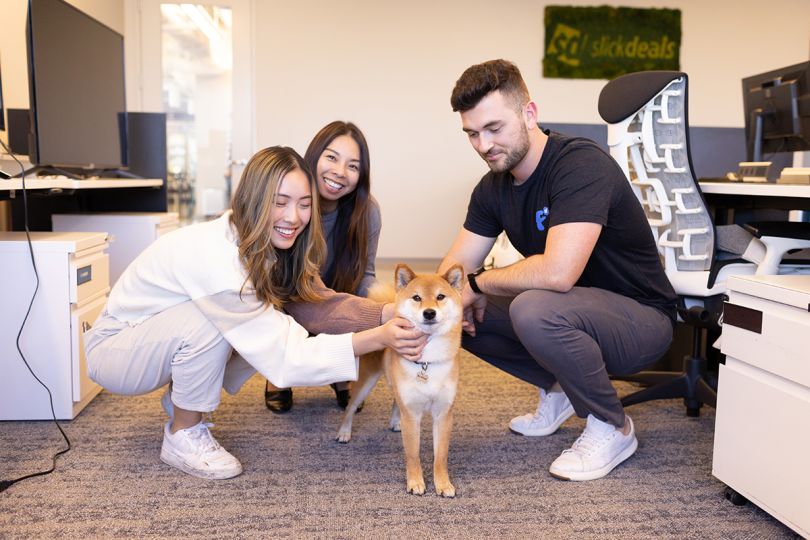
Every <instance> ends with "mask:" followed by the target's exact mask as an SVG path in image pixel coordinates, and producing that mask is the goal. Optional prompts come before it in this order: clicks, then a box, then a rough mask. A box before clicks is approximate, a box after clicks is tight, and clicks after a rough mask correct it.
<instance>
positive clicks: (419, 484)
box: [408, 478, 425, 495]
mask: <svg viewBox="0 0 810 540" xmlns="http://www.w3.org/2000/svg"><path fill="white" fill-rule="evenodd" d="M408 493H413V494H414V495H424V494H425V481H424V480H423V479H421V478H420V479H418V480H408Z"/></svg>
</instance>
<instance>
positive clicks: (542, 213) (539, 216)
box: [534, 206, 548, 231]
mask: <svg viewBox="0 0 810 540" xmlns="http://www.w3.org/2000/svg"><path fill="white" fill-rule="evenodd" d="M547 217H548V206H544V207H543V209H542V210H538V211H537V213H536V214H535V215H534V219H535V220H536V221H537V230H538V231H545V230H546V227H545V225H543V222H544V221H545V220H546V218H547Z"/></svg>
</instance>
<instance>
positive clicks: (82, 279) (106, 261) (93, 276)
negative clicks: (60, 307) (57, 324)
mask: <svg viewBox="0 0 810 540" xmlns="http://www.w3.org/2000/svg"><path fill="white" fill-rule="evenodd" d="M68 268H69V272H70V276H69V279H70V284H69V294H70V303H71V304H81V303H82V302H84V301H85V300H88V299H90V298H93V297H94V296H96V295H98V294H99V293H102V292H105V290H106V289H107V288H108V287H109V286H110V257H109V255H107V254H106V253H104V252H103V251H97V252H93V253H89V254H87V255H84V256H80V257H78V256H75V255H73V256H71V258H70V264H69V265H68Z"/></svg>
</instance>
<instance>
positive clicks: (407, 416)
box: [337, 264, 464, 497]
mask: <svg viewBox="0 0 810 540" xmlns="http://www.w3.org/2000/svg"><path fill="white" fill-rule="evenodd" d="M394 284H395V291H393V290H390V288H389V289H388V291H387V292H386V291H385V290H381V289H384V288H382V287H378V288H373V289H372V291H371V293H370V294H369V297H370V298H373V299H374V300H377V301H383V302H390V301H392V300H393V301H395V302H396V314H397V315H398V316H400V317H404V318H406V319H408V320H409V321H411V322H412V323H413V324H414V325H415V326H416V327H417V328H419V329H420V330H422V332H425V333H426V334H429V337H428V342H427V345H425V349H424V351H423V352H422V357H421V359H420V360H418V361H416V362H413V361H411V360H407V359H405V358H402V357H401V356H399V355H398V354H397V353H396V352H395V351H393V350H390V349H385V350H383V351H378V352H375V353H371V354H367V355H364V356H362V357H361V358H360V373H359V376H358V380H357V382H356V383H355V384H354V386H353V390H352V398H351V401H350V402H349V405H348V406H347V407H346V415H345V417H344V419H343V423H342V424H341V425H340V429H339V431H338V436H337V440H338V441H339V442H342V443H346V442H349V440H350V439H351V437H352V419H353V418H354V413H355V412H356V411H357V408H358V406H359V405H360V404H361V403H363V401H364V400H365V399H366V397H367V396H368V394H369V393H370V392H371V390H372V389H373V388H374V386H375V385H376V384H377V381H378V380H379V378H380V375H381V374H382V373H383V371H384V372H385V375H386V379H387V380H388V384H389V385H390V386H391V390H392V392H393V394H394V398H395V402H394V408H393V411H392V413H391V423H390V427H391V429H392V430H394V431H400V427H401V431H402V443H403V446H404V447H405V472H406V477H407V489H408V493H414V494H416V495H422V494H423V493H424V492H425V480H424V478H423V476H422V462H421V459H420V458H419V436H420V433H421V427H420V426H421V422H422V415H423V414H424V413H425V412H430V413H431V415H432V416H433V481H434V484H435V486H436V493H437V494H439V495H442V496H443V497H455V495H456V488H455V487H454V486H453V484H452V483H450V476H449V475H448V472H447V454H448V450H449V447H450V431H451V429H452V427H453V402H454V401H455V398H456V388H457V386H458V369H459V368H458V362H459V361H458V350H459V347H460V345H461V317H462V305H461V289H462V286H463V285H464V271H463V269H462V267H461V266H460V265H455V266H453V267H451V268H450V269H449V270H447V272H446V273H445V274H444V275H443V276H440V275H438V274H419V275H416V274H414V272H413V271H412V270H411V269H410V268H409V267H408V266H407V265H404V264H400V265H398V266H397V268H396V271H395V272H394Z"/></svg>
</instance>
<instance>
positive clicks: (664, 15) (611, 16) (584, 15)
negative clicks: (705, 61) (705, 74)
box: [543, 6, 681, 79]
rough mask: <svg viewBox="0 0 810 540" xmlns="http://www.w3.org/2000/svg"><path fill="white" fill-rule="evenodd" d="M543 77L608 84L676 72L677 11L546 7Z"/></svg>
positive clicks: (677, 51)
mask: <svg viewBox="0 0 810 540" xmlns="http://www.w3.org/2000/svg"><path fill="white" fill-rule="evenodd" d="M545 25H546V44H545V45H546V49H545V56H544V58H543V76H544V77H556V78H565V79H612V78H614V77H617V76H619V75H623V74H624V73H631V72H633V71H646V70H650V69H665V70H674V71H678V70H680V53H681V10H679V9H637V8H626V7H618V8H617V7H610V6H598V7H573V6H547V7H546V13H545Z"/></svg>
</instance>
